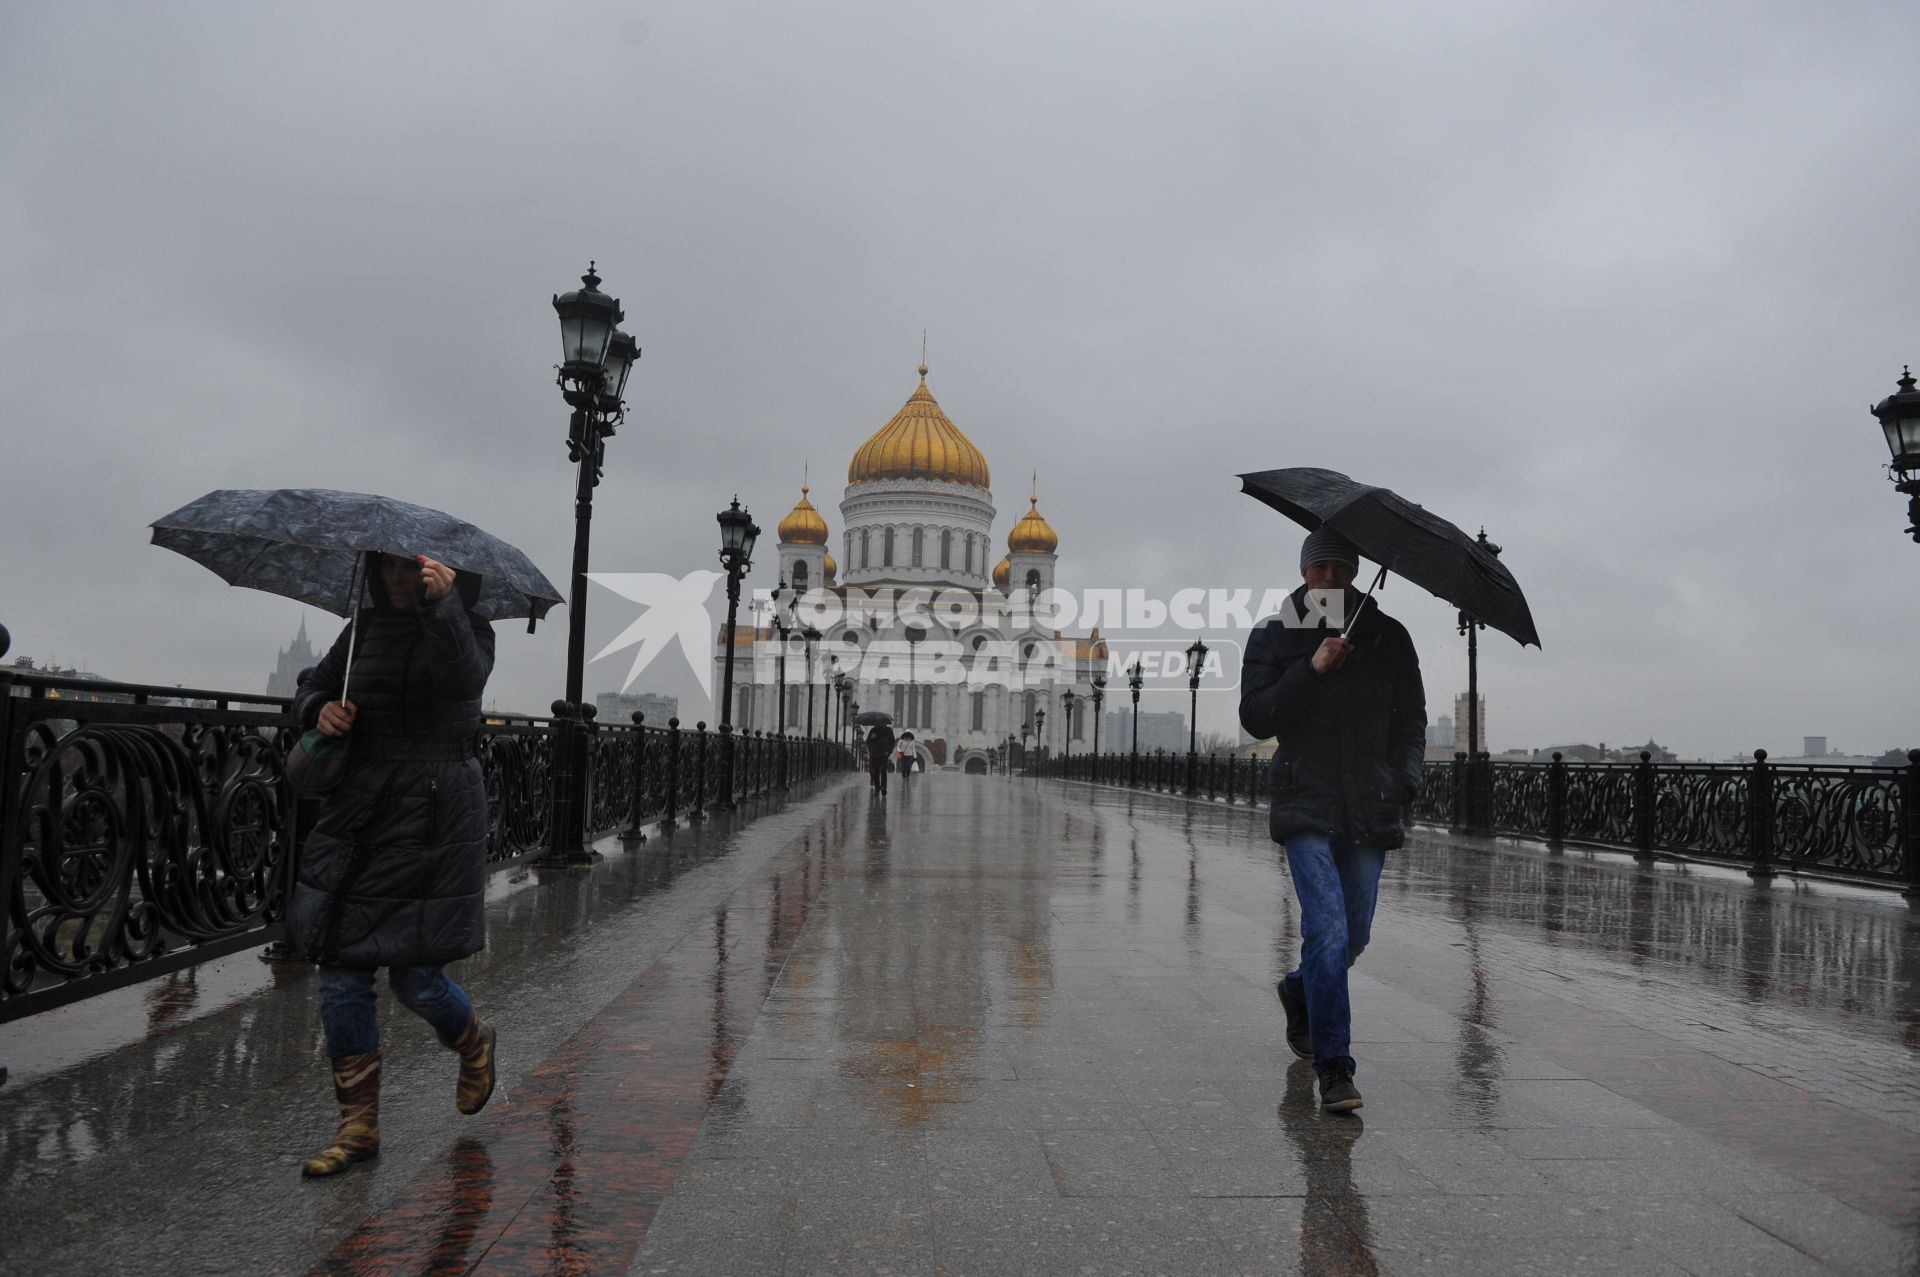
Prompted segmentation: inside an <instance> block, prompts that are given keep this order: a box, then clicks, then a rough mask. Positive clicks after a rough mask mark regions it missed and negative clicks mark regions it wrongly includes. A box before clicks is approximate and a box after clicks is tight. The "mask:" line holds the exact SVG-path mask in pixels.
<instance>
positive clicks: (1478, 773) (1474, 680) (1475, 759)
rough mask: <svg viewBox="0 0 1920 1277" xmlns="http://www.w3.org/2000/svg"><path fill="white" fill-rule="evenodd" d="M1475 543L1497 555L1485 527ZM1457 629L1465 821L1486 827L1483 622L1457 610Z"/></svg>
mask: <svg viewBox="0 0 1920 1277" xmlns="http://www.w3.org/2000/svg"><path fill="white" fill-rule="evenodd" d="M1474 542H1475V544H1477V545H1478V546H1479V547H1480V548H1481V549H1483V550H1485V551H1486V552H1487V553H1488V554H1492V555H1495V556H1498V555H1499V553H1500V547H1499V546H1497V545H1495V544H1494V543H1493V542H1491V541H1489V540H1487V530H1486V529H1485V528H1481V529H1480V535H1479V536H1477V537H1475V538H1474ZM1459 624H1460V633H1462V634H1464V635H1466V636H1467V768H1466V777H1467V794H1466V800H1467V802H1466V811H1467V824H1468V827H1469V828H1472V829H1485V828H1487V822H1488V821H1489V820H1491V819H1492V815H1493V813H1492V812H1490V811H1482V810H1481V808H1482V807H1483V806H1484V804H1483V803H1482V802H1481V801H1480V800H1481V791H1482V770H1483V769H1482V764H1483V762H1484V761H1485V760H1483V759H1482V758H1481V754H1482V752H1483V751H1482V750H1481V748H1480V631H1481V630H1484V629H1486V628H1487V626H1486V622H1484V621H1476V620H1475V619H1474V618H1472V617H1471V616H1468V615H1467V614H1466V613H1465V612H1462V613H1460V621H1459ZM1485 771H1486V775H1487V777H1488V779H1489V784H1488V786H1487V788H1486V792H1487V793H1488V794H1491V793H1492V788H1491V784H1490V778H1491V775H1492V764H1491V763H1487V764H1486V766H1485Z"/></svg>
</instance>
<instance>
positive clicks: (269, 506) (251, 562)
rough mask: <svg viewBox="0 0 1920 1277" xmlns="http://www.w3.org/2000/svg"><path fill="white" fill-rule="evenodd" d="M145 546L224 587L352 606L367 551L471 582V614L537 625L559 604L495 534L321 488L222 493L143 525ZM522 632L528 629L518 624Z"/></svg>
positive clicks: (337, 610)
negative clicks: (147, 529)
mask: <svg viewBox="0 0 1920 1277" xmlns="http://www.w3.org/2000/svg"><path fill="white" fill-rule="evenodd" d="M153 544H155V545H159V546H165V547H166V548H167V549H169V550H173V551H176V552H178V553H180V554H184V555H186V556H187V557H188V558H189V559H192V560H193V561H194V562H195V563H198V564H200V565H201V566H202V567H206V568H209V569H211V570H212V571H213V572H215V573H216V574H218V575H219V576H220V578H221V579H222V580H224V581H226V582H227V583H228V584H229V585H241V586H245V587H247V588H248V589H253V590H265V591H267V592H268V593H270V594H280V595H285V596H286V597H287V598H290V599H298V600H300V601H301V602H302V603H311V604H313V605H314V606H315V607H319V608H325V609H326V610H327V611H329V612H332V613H333V614H334V615H336V616H347V615H348V614H350V613H351V612H352V611H353V610H354V602H355V600H354V594H355V592H356V581H357V580H358V578H357V577H356V574H355V573H356V569H357V568H358V566H359V564H360V562H361V556H362V555H364V554H365V553H367V552H368V551H371V550H381V551H385V552H386V553H388V554H400V555H409V556H411V555H415V554H424V555H426V556H428V557H429V558H434V559H438V560H440V562H442V563H444V564H446V565H447V566H448V567H450V568H453V569H455V570H456V571H460V572H470V573H472V574H473V575H475V576H477V577H479V578H480V598H479V601H478V603H476V604H475V605H474V607H473V611H474V612H475V613H477V614H478V615H480V616H483V617H485V618H487V619H488V620H491V621H497V620H500V619H502V618H505V617H514V616H524V617H527V618H529V621H530V622H531V621H537V620H539V619H540V618H541V617H543V616H545V615H546V614H547V610H548V609H549V608H551V607H552V606H553V605H554V604H556V603H559V602H562V601H563V600H562V599H561V597H560V592H559V591H558V590H556V589H554V588H553V583H552V582H551V581H549V580H547V578H546V577H545V576H544V575H543V574H542V573H541V571H540V569H539V568H536V567H535V566H533V561H532V560H531V559H529V558H527V556H526V555H524V554H522V553H521V552H520V551H519V550H517V549H515V548H514V547H513V546H511V545H508V544H507V543H506V542H505V541H502V540H501V539H500V538H499V537H496V536H494V535H492V534H491V533H488V532H483V531H481V530H480V529H479V528H476V527H474V526H473V525H472V524H471V523H467V522H465V521H464V520H461V519H456V518H454V517H453V516H452V515H450V514H442V513H440V511H438V510H429V509H427V508H426V507H425V506H418V505H414V504H412V503H411V502H407V501H395V500H394V499H393V498H391V497H380V496H372V495H369V494H367V493H364V492H334V491H332V490H330V489H326V488H274V489H254V488H223V489H221V490H220V491H218V492H209V493H208V494H207V495H206V496H204V497H201V498H200V499H199V500H198V501H194V502H190V503H189V504H187V505H184V506H181V507H180V508H179V509H178V510H175V511H174V512H173V513H172V514H169V515H166V516H165V517H163V518H159V519H155V520H154V521H153ZM528 628H529V629H531V628H532V626H531V623H529V626H528Z"/></svg>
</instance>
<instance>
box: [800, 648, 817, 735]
mask: <svg viewBox="0 0 1920 1277" xmlns="http://www.w3.org/2000/svg"><path fill="white" fill-rule="evenodd" d="M800 638H801V641H802V642H803V643H805V644H806V649H807V739H808V740H812V739H813V682H814V679H813V645H814V644H815V643H818V642H819V641H820V631H819V630H816V629H814V628H813V627H812V626H811V625H809V626H808V627H807V628H806V629H804V630H802V631H800Z"/></svg>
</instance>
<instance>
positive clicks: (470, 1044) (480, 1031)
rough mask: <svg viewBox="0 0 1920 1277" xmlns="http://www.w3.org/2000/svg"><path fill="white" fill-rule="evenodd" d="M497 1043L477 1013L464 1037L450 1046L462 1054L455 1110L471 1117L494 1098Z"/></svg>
mask: <svg viewBox="0 0 1920 1277" xmlns="http://www.w3.org/2000/svg"><path fill="white" fill-rule="evenodd" d="M493 1039H494V1032H493V1026H492V1025H491V1024H488V1023H487V1022H486V1021H485V1020H482V1019H481V1018H480V1016H479V1014H478V1013H477V1012H476V1013H475V1014H473V1015H472V1016H470V1017H468V1019H467V1027H466V1028H464V1029H462V1030H460V1036H459V1037H457V1038H455V1039H454V1040H453V1041H451V1042H447V1045H448V1046H449V1047H451V1048H453V1049H454V1050H455V1051H458V1052H459V1053H460V1081H459V1083H458V1084H457V1085H455V1087H454V1090H453V1106H454V1107H455V1108H457V1109H459V1110H460V1111H461V1112H462V1113H465V1114H467V1115H468V1116H469V1117H471V1116H472V1115H473V1114H475V1113H478V1112H479V1111H480V1110H481V1109H483V1108H485V1107H486V1106H487V1101H488V1100H490V1099H492V1098H493ZM441 1041H443V1042H445V1041H446V1039H445V1038H442V1039H441Z"/></svg>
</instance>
